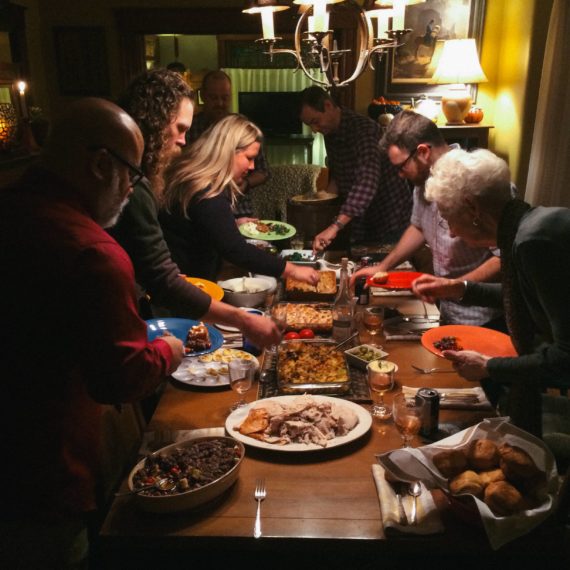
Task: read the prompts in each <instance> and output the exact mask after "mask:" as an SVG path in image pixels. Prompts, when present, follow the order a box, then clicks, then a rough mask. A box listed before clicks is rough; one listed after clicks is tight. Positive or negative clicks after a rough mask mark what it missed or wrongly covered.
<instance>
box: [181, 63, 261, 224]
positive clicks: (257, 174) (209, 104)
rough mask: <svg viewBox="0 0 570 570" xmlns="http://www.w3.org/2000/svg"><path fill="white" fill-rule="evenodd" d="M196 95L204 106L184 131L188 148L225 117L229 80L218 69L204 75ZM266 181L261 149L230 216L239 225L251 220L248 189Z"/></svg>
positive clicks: (230, 95) (230, 93) (229, 86)
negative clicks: (200, 87)
mask: <svg viewBox="0 0 570 570" xmlns="http://www.w3.org/2000/svg"><path fill="white" fill-rule="evenodd" d="M200 95H201V97H202V100H203V101H204V107H203V109H202V112H201V113H200V114H199V115H196V116H195V117H194V120H193V121H192V126H191V127H190V129H189V130H188V131H186V144H188V145H191V144H192V143H193V142H194V141H195V140H196V139H198V138H199V137H200V136H201V135H202V133H204V131H206V130H207V129H208V128H209V127H211V126H212V125H213V124H214V123H216V122H218V121H219V120H220V119H223V118H224V117H225V116H226V115H228V114H229V112H230V104H231V100H232V81H231V79H230V77H229V75H228V74H227V73H224V72H223V71H222V70H221V69H220V70H218V71H210V72H208V73H206V75H205V76H204V79H203V81H202V89H201V90H200ZM268 178H269V168H268V167H267V160H266V159H265V155H264V154H263V147H262V148H261V149H260V150H259V154H258V155H257V157H256V159H255V169H254V170H253V172H250V174H249V175H248V177H247V178H246V179H245V180H244V182H243V185H242V187H241V190H242V192H243V195H242V196H241V198H240V199H239V200H238V202H237V204H236V205H235V206H234V216H235V217H236V219H237V220H238V223H239V224H242V223H245V222H249V221H251V219H252V216H253V206H252V203H251V197H250V196H249V194H248V190H249V189H250V188H255V187H256V186H259V185H260V184H263V183H264V182H266V181H267V179H268Z"/></svg>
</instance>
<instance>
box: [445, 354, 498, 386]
mask: <svg viewBox="0 0 570 570" xmlns="http://www.w3.org/2000/svg"><path fill="white" fill-rule="evenodd" d="M442 354H443V356H444V357H445V358H447V359H448V360H451V362H453V368H455V370H457V373H458V374H459V375H460V376H463V378H466V379H467V380H473V381H479V380H483V378H487V377H488V376H489V373H488V372H487V361H488V360H489V359H490V358H491V357H490V356H485V355H484V354H481V353H479V352H475V351H474V350H444V351H443V352H442Z"/></svg>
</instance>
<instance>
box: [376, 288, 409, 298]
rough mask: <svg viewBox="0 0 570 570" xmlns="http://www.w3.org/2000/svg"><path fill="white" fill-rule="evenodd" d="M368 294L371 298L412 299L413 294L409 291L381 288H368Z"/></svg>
mask: <svg viewBox="0 0 570 570" xmlns="http://www.w3.org/2000/svg"><path fill="white" fill-rule="evenodd" d="M370 294H371V295H372V296H373V297H412V296H413V293H412V292H411V291H410V290H409V289H384V288H383V287H370Z"/></svg>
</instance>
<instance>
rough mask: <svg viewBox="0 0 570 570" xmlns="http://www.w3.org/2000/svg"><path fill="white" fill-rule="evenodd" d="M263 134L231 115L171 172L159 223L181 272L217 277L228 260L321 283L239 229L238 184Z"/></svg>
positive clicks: (251, 164)
mask: <svg viewBox="0 0 570 570" xmlns="http://www.w3.org/2000/svg"><path fill="white" fill-rule="evenodd" d="M262 138H263V135H262V133H261V131H260V130H259V129H258V128H257V127H256V126H255V125H254V124H253V123H252V122H250V121H248V120H247V119H246V118H245V117H243V116H241V115H228V116H227V117H224V118H223V119H221V120H220V121H218V122H217V123H216V124H215V125H213V126H212V127H210V128H209V129H208V130H207V131H206V132H205V133H204V134H203V135H202V136H201V137H200V138H199V139H198V140H197V141H196V142H195V143H194V144H193V145H192V147H191V148H190V149H189V151H188V152H187V153H185V154H183V155H182V156H180V157H178V158H177V159H176V160H175V161H174V162H173V163H172V165H171V167H170V168H169V169H168V170H167V172H166V176H165V182H166V188H165V192H164V196H163V207H162V210H161V213H160V223H161V225H162V228H163V231H164V235H165V237H166V241H167V242H168V246H169V248H170V251H171V253H172V257H173V259H174V261H175V262H176V263H177V264H178V266H179V267H180V269H181V271H182V272H183V273H185V274H187V275H193V276H197V277H202V278H204V279H211V280H215V279H216V277H217V274H218V271H219V269H220V265H221V262H222V259H226V260H227V261H229V262H231V263H233V264H234V265H237V266H239V267H242V268H243V269H246V270H248V271H252V272H255V273H261V274H264V275H272V276H274V277H280V276H281V277H293V278H295V279H299V280H301V281H306V282H308V283H312V284H316V283H317V281H318V273H317V271H315V270H314V269H312V268H310V267H300V266H298V265H294V264H292V263H288V262H285V261H284V260H283V259H281V258H279V257H275V256H273V255H271V254H269V253H267V252H265V251H262V250H260V249H259V248H257V247H255V246H254V245H251V244H248V243H247V242H246V241H245V239H244V237H243V236H242V235H241V234H240V232H239V231H238V228H237V225H236V222H235V219H234V215H233V213H232V204H233V203H234V202H235V200H236V199H237V197H238V196H239V195H240V190H239V185H240V184H241V183H242V182H243V180H244V179H245V178H246V176H247V175H248V173H249V172H250V171H251V170H253V168H254V160H255V157H256V156H257V154H258V153H259V149H260V146H261V141H262Z"/></svg>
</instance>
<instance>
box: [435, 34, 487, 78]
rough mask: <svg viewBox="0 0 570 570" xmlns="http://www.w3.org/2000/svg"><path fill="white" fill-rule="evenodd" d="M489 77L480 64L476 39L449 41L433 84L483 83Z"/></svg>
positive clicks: (440, 59)
mask: <svg viewBox="0 0 570 570" xmlns="http://www.w3.org/2000/svg"><path fill="white" fill-rule="evenodd" d="M484 81H487V77H486V76H485V73H484V72H483V69H482V68H481V64H480V63H479V56H478V55H477V46H476V44H475V40H474V39H465V40H447V41H446V42H445V44H444V46H443V51H442V53H441V57H440V58H439V64H438V66H437V69H436V70H435V73H434V74H433V77H432V82H433V83H483V82H484Z"/></svg>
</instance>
